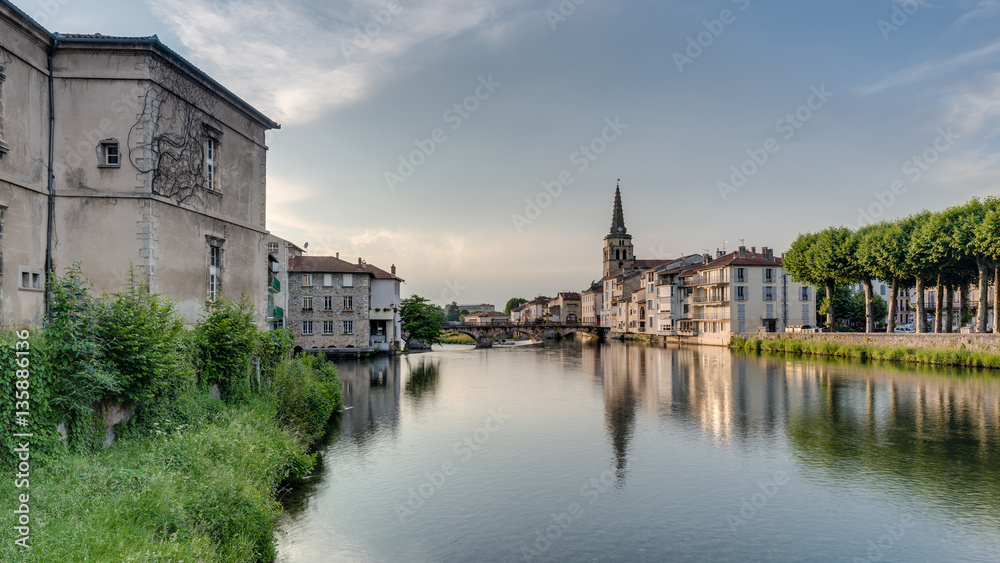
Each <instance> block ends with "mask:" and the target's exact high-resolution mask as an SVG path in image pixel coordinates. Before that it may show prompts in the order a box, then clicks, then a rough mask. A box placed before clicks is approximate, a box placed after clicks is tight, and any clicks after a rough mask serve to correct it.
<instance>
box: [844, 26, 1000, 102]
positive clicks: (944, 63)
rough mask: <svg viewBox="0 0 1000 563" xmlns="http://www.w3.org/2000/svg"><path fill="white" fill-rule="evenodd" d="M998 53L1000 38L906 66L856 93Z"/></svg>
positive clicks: (885, 87)
mask: <svg viewBox="0 0 1000 563" xmlns="http://www.w3.org/2000/svg"><path fill="white" fill-rule="evenodd" d="M998 54H1000V40H998V41H995V42H993V43H990V44H989V45H987V46H985V47H982V48H979V49H976V50H974V51H969V52H966V53H962V54H960V55H956V56H954V57H951V58H949V59H945V60H939V61H928V62H924V63H920V64H917V65H914V66H911V67H908V68H904V69H903V70H900V71H898V72H895V73H893V74H891V75H889V76H887V77H885V78H883V79H882V80H879V81H877V82H874V83H872V84H868V85H865V86H861V87H858V88H855V89H854V94H855V95H858V96H868V95H871V94H878V93H881V92H883V91H885V90H888V89H890V88H894V87H896V86H901V85H904V84H912V83H914V82H919V81H921V80H924V79H926V78H931V77H934V76H939V75H941V74H944V73H946V72H949V71H952V70H955V69H957V68H961V67H964V66H966V65H969V64H972V63H975V62H978V61H980V60H981V59H986V58H990V57H994V56H996V55H998Z"/></svg>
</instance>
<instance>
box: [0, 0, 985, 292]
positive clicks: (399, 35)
mask: <svg viewBox="0 0 1000 563" xmlns="http://www.w3.org/2000/svg"><path fill="white" fill-rule="evenodd" d="M16 3H17V4H18V6H19V7H21V8H22V9H23V10H24V11H26V12H28V13H29V14H37V15H38V19H39V20H41V21H44V22H45V23H46V26H47V27H48V28H49V29H50V30H53V31H60V32H66V33H70V32H76V33H95V32H99V33H105V34H120V35H148V34H153V33H155V34H157V35H158V36H159V38H160V40H161V41H163V42H164V43H166V44H168V45H169V46H171V47H172V48H174V49H175V50H177V51H178V52H179V53H181V54H182V55H184V56H185V57H187V58H189V59H190V60H191V61H192V62H194V63H195V64H197V65H198V66H200V67H201V68H202V69H204V70H205V71H206V72H208V73H209V74H211V75H212V76H214V77H215V78H216V79H218V80H219V81H220V82H222V83H223V84H225V85H226V86H228V87H229V88H230V89H232V90H233V91H235V92H236V93H237V94H239V95H241V96H242V97H244V98H245V99H247V100H248V101H250V102H251V103H252V104H254V105H255V106H256V107H258V108H259V109H261V110H262V111H264V112H265V113H267V114H268V115H269V116H271V117H272V118H274V119H275V120H277V121H278V122H280V123H281V124H282V129H281V130H280V131H276V132H272V133H269V134H268V144H269V146H270V152H269V154H268V191H269V193H268V202H269V210H268V216H269V217H268V228H269V229H270V230H271V231H272V232H274V233H275V234H277V235H279V236H282V237H285V238H288V239H290V240H293V241H295V242H297V243H299V244H301V243H304V242H309V244H310V246H309V250H310V253H312V254H326V253H330V254H332V253H334V252H340V253H341V257H344V256H345V255H346V256H347V257H349V258H351V259H354V258H355V257H357V256H362V257H364V258H365V259H366V260H367V261H369V262H371V263H373V264H376V265H379V266H382V267H386V268H387V267H388V266H389V265H390V264H393V263H395V264H396V265H397V267H398V269H399V272H400V274H401V275H402V276H403V277H404V278H406V280H407V284H406V286H404V292H405V293H418V294H421V295H424V296H426V297H429V298H430V299H432V300H435V301H439V302H440V301H451V300H456V301H460V302H480V301H488V302H495V303H497V304H499V305H502V304H503V303H504V302H505V301H506V299H507V298H508V297H511V296H522V297H527V298H531V297H534V296H536V295H538V294H547V295H552V294H554V293H555V292H557V291H566V290H579V289H582V288H584V287H586V286H587V285H588V284H589V282H590V281H591V280H592V279H595V278H598V277H599V276H600V274H601V271H600V267H601V264H600V260H601V245H602V237H603V236H604V235H605V234H606V233H607V231H608V228H609V226H610V222H611V206H612V201H613V195H614V188H615V183H616V180H617V179H619V178H621V187H622V195H623V200H624V205H625V219H626V222H627V224H628V227H629V231H630V232H631V233H632V234H633V236H634V243H635V245H636V250H637V254H638V255H639V257H643V258H658V257H664V258H670V257H675V256H678V255H680V254H681V253H692V252H702V251H703V250H706V249H707V250H710V251H714V250H715V249H716V248H721V247H722V246H723V245H724V244H726V241H728V248H730V249H731V248H733V247H734V246H737V245H738V244H739V242H738V241H739V240H740V239H743V240H744V241H745V242H746V244H747V245H748V246H750V245H755V246H758V247H761V246H769V247H772V248H775V249H777V251H778V252H781V251H782V250H783V249H784V248H786V247H787V246H788V244H789V243H790V242H791V241H792V240H793V239H794V238H795V236H796V235H797V234H798V233H799V232H803V231H809V230H818V229H821V228H824V227H826V226H828V225H831V224H835V225H850V226H857V225H858V224H859V219H862V211H863V212H864V213H865V214H867V216H868V217H872V218H875V219H879V218H894V217H899V216H905V215H908V214H910V213H913V212H916V211H919V210H921V209H924V208H929V209H939V208H943V207H946V206H948V205H952V204H955V203H959V202H962V201H965V200H967V199H969V198H971V197H973V196H984V195H987V194H991V193H997V191H998V187H1000V143H998V137H997V131H998V129H997V126H998V124H1000V33H998V31H997V30H1000V25H998V24H1000V17H998V16H1000V0H937V1H932V0H927V1H924V2H917V1H916V0H907V1H905V2H901V1H893V0H875V1H873V0H865V1H860V0H858V1H854V0H843V1H840V2H802V1H801V0H799V1H792V0H783V1H782V0H776V1H771V2H763V1H761V0H716V1H714V2H693V1H687V2H682V1H662V0H661V1H651V0H650V1H642V0H640V1H634V0H633V1H625V0H604V1H599V0H562V1H561V2H559V1H548V2H545V1H529V0H497V1H492V2H490V1H480V0H437V1H433V2H421V1H415V0H399V1H397V2H388V1H382V0H371V1H369V0H346V1H341V2H337V3H335V5H333V6H331V5H330V3H326V2H315V1H295V2H293V1H290V0H266V1H265V0H228V1H226V0H183V1H181V0H157V1H151V0H150V1H145V2H128V3H123V2H114V3H112V2H107V1H100V0H52V1H51V2H42V1H39V0H17V1H16ZM46 5H48V6H49V11H50V13H46V12H45V7H46ZM53 6H58V9H53ZM456 104H458V106H457V107H456ZM609 123H610V124H613V125H614V126H611V125H609ZM414 151H417V152H416V153H415V152H414ZM588 155H589V156H588ZM915 157H916V159H917V160H913V159H914V158H915ZM401 160H402V161H407V163H406V164H401ZM560 176H561V178H560ZM556 182H558V183H556ZM545 186H548V188H547V189H546V187H545ZM893 190H895V193H893ZM529 202H530V203H529ZM533 205H534V206H537V207H533Z"/></svg>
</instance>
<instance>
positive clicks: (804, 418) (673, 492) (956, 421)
mask: <svg viewBox="0 0 1000 563" xmlns="http://www.w3.org/2000/svg"><path fill="white" fill-rule="evenodd" d="M338 369H339V370H340V375H341V379H342V380H343V381H344V386H345V389H344V393H345V403H346V404H347V405H349V406H350V407H352V408H351V409H350V410H347V411H346V412H345V413H344V414H342V415H337V416H336V417H335V419H334V421H333V422H332V425H333V427H332V428H331V431H330V434H329V436H328V437H327V439H326V440H325V441H324V443H323V444H322V446H321V448H320V452H321V463H320V465H319V467H318V469H317V471H316V472H315V474H314V475H313V476H312V477H310V478H308V479H306V480H305V481H303V482H302V483H301V484H299V485H297V486H296V487H295V489H294V490H292V491H291V492H289V493H288V494H287V495H286V496H285V498H284V499H283V501H284V503H285V506H286V509H287V514H286V515H285V516H284V517H283V519H282V522H281V527H282V528H283V530H284V533H283V534H281V535H279V557H278V561H279V562H284V563H300V562H301V563H304V562H331V561H350V562H362V561H385V562H396V561H399V562H423V561H475V562H479V561H483V562H491V561H567V562H569V561H572V562H576V561H627V562H632V561H706V562H710V561H775V562H783V561H843V562H849V563H857V562H865V561H884V562H892V561H900V562H903V561H906V562H910V561H949V562H950V561H988V562H998V561H1000V375H997V374H995V373H992V372H977V371H968V370H945V369H930V368H921V367H915V366H912V367H911V366H908V367H902V366H893V365H884V364H878V365H872V364H864V363H858V362H847V361H830V360H817V359H799V358H795V359H791V358H789V359H786V358H782V357H775V356H760V357H758V356H752V355H744V354H739V353H731V352H730V351H728V350H725V349H721V348H712V347H703V348H694V347H691V348H664V347H652V346H643V345H635V344H626V343H620V342H611V343H606V344H582V343H577V342H560V343H550V344H545V345H537V346H523V347H520V346H519V347H515V348H495V349H491V350H474V349H471V348H470V347H463V346H445V347H443V348H441V349H437V348H436V349H435V350H434V351H431V352H427V353H421V354H412V355H409V356H405V357H398V358H381V359H376V360H368V361H364V360H362V361H344V362H340V363H338Z"/></svg>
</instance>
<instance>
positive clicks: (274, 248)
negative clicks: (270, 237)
mask: <svg viewBox="0 0 1000 563" xmlns="http://www.w3.org/2000/svg"><path fill="white" fill-rule="evenodd" d="M278 248H279V246H278V243H276V242H269V243H267V252H268V253H269V254H277V253H278Z"/></svg>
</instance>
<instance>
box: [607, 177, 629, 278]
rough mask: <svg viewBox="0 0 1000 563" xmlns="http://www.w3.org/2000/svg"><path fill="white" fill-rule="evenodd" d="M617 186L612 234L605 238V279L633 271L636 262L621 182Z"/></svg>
mask: <svg viewBox="0 0 1000 563" xmlns="http://www.w3.org/2000/svg"><path fill="white" fill-rule="evenodd" d="M618 182H619V184H618V185H617V186H615V208H614V211H612V212H611V232H610V233H608V235H607V236H605V237H604V277H608V276H616V275H618V274H620V273H622V272H624V271H625V270H628V269H631V268H632V264H633V263H634V262H635V252H634V250H633V248H632V235H630V234H628V229H626V228H625V213H624V212H623V211H622V191H621V180H619V181H618Z"/></svg>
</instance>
